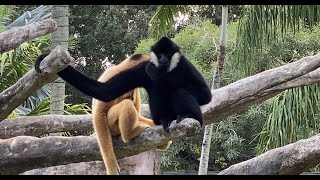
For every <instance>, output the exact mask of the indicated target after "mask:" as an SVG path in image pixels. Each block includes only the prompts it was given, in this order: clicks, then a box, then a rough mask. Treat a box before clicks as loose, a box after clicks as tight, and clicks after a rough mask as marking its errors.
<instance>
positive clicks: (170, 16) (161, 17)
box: [149, 5, 189, 39]
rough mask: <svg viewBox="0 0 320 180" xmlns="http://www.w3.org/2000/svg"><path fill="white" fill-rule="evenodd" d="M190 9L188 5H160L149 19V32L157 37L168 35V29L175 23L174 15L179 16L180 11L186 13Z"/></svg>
mask: <svg viewBox="0 0 320 180" xmlns="http://www.w3.org/2000/svg"><path fill="white" fill-rule="evenodd" d="M188 10H189V9H188V6H187V5H160V6H159V7H158V9H157V11H156V13H155V14H154V15H153V16H152V18H151V20H150V21H149V24H150V28H149V34H150V35H151V36H153V37H154V38H155V39H159V38H160V37H162V36H166V35H167V32H168V29H169V28H173V26H174V24H175V21H174V17H176V16H178V15H179V12H180V13H186V12H188Z"/></svg>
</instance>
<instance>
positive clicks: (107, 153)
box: [35, 54, 171, 175]
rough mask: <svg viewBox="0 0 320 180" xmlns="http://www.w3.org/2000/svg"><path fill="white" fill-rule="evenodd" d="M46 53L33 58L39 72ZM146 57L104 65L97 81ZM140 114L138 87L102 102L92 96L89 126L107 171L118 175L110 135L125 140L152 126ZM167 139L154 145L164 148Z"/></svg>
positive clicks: (139, 55) (138, 56) (166, 146)
mask: <svg viewBox="0 0 320 180" xmlns="http://www.w3.org/2000/svg"><path fill="white" fill-rule="evenodd" d="M46 55H47V54H43V55H40V56H39V57H38V58H37V59H36V62H35V69H36V71H37V72H41V70H40V68H39V65H40V63H41V61H42V60H43V59H44V58H45V57H46ZM148 60H150V57H149V56H148V55H144V54H136V55H133V56H131V57H130V58H127V59H125V60H124V61H122V62H121V63H120V64H118V65H116V66H113V67H111V68H108V69H106V70H105V71H104V72H103V74H102V75H101V76H100V77H99V79H98V81H99V82H106V81H108V80H109V79H110V78H112V77H113V76H115V75H117V74H119V73H120V72H122V71H124V70H126V69H129V68H132V67H134V66H136V65H137V64H139V63H141V62H145V61H148ZM140 114H141V98H140V91H139V88H135V89H133V90H131V91H129V92H126V93H124V94H123V95H121V96H120V97H118V98H116V99H115V100H112V101H109V102H103V101H100V100H97V99H93V100H92V116H93V126H94V131H95V133H96V138H97V141H98V144H99V148H100V152H101V155H102V159H103V161H104V164H105V167H106V170H107V174H108V175H118V174H119V172H120V168H119V165H118V162H117V159H116V156H115V153H114V148H113V143H112V137H114V136H121V138H122V140H123V141H124V142H125V143H127V142H129V141H130V139H132V138H134V137H136V136H137V135H139V134H140V133H141V132H142V131H144V129H145V128H148V127H152V126H155V124H154V122H153V121H152V120H151V119H148V118H145V117H143V116H141V115H140ZM170 144H171V141H169V142H168V143H166V144H164V145H162V146H159V147H157V149H159V150H166V149H167V148H168V147H169V146H170Z"/></svg>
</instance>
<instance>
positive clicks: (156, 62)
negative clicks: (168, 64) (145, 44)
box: [150, 51, 159, 67]
mask: <svg viewBox="0 0 320 180" xmlns="http://www.w3.org/2000/svg"><path fill="white" fill-rule="evenodd" d="M150 57H151V59H150V61H151V62H152V63H153V64H154V65H155V66H156V67H158V66H159V61H158V58H157V55H156V54H155V53H154V52H153V51H151V52H150Z"/></svg>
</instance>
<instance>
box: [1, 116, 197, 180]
mask: <svg viewBox="0 0 320 180" xmlns="http://www.w3.org/2000/svg"><path fill="white" fill-rule="evenodd" d="M170 131H171V132H170V133H166V132H165V131H164V130H163V128H162V126H156V127H152V128H147V129H146V130H145V131H144V132H143V133H141V134H140V135H139V136H137V137H136V138H134V139H132V141H131V142H129V143H126V144H125V143H123V142H122V140H121V138H119V137H118V138H114V147H115V149H117V150H116V151H115V153H116V156H117V158H118V159H121V158H123V157H127V156H131V155H135V154H139V153H141V152H144V151H148V150H150V149H153V148H154V147H156V146H159V145H162V144H163V143H164V142H165V141H169V140H171V139H177V138H181V137H184V136H192V135H194V134H195V133H198V132H199V131H200V124H199V123H198V121H195V120H193V119H187V120H183V121H181V122H180V123H178V124H176V123H175V122H173V123H172V127H171V128H170ZM95 160H101V155H100V151H99V148H98V144H97V141H96V138H95V137H94V136H90V137H88V136H76V137H54V136H49V137H44V138H37V137H32V136H18V137H14V138H10V139H5V140H1V139H0V174H19V173H22V172H24V171H27V170H30V169H37V168H41V167H48V166H55V165H63V164H69V163H76V162H83V161H95Z"/></svg>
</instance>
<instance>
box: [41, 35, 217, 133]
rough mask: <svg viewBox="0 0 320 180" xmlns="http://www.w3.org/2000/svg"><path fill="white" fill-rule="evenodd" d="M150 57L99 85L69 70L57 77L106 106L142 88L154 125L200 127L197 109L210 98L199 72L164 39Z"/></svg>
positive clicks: (199, 110) (178, 49)
mask: <svg viewBox="0 0 320 180" xmlns="http://www.w3.org/2000/svg"><path fill="white" fill-rule="evenodd" d="M150 57H151V59H150V61H147V62H142V63H140V64H139V65H137V66H135V67H133V68H130V69H127V70H125V71H123V72H121V73H119V74H118V75H116V76H114V77H113V78H111V79H110V80H109V81H107V82H98V81H97V80H94V79H92V78H90V77H88V76H86V75H84V74H82V73H80V72H79V71H77V70H76V69H74V68H73V67H71V66H68V67H67V68H65V69H64V70H62V71H60V72H58V75H59V76H60V77H61V78H63V79H64V80H65V81H67V82H69V83H70V84H71V85H72V86H74V87H75V88H77V89H78V90H80V91H82V92H83V93H85V94H87V95H89V96H91V97H93V98H96V99H99V100H101V101H106V102H108V101H112V100H114V99H116V98H117V97H119V96H121V95H122V94H124V93H126V92H128V91H130V90H132V89H134V88H136V87H143V88H144V89H146V91H147V93H148V96H149V106H150V111H151V117H152V119H153V121H154V123H155V124H157V125H163V128H164V130H166V131H169V126H170V124H171V122H172V121H174V120H177V123H179V122H180V121H181V120H183V119H184V118H194V119H196V120H198V121H199V122H200V124H201V125H202V124H203V116H202V113H201V109H200V106H201V105H204V104H207V103H209V102H210V101H211V97H212V95H211V91H210V88H209V87H208V85H207V84H206V82H205V80H204V78H203V77H202V75H201V74H200V72H199V71H198V70H197V69H196V68H195V67H194V66H193V65H192V64H191V62H190V61H189V60H188V59H187V58H186V57H185V56H184V55H182V54H181V53H180V47H179V46H178V45H177V44H175V43H174V42H173V41H171V40H170V39H169V38H167V37H163V38H161V39H160V40H159V41H158V42H156V43H155V44H154V45H153V46H152V47H151V49H150ZM38 66H39V64H38ZM36 68H37V65H36Z"/></svg>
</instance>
